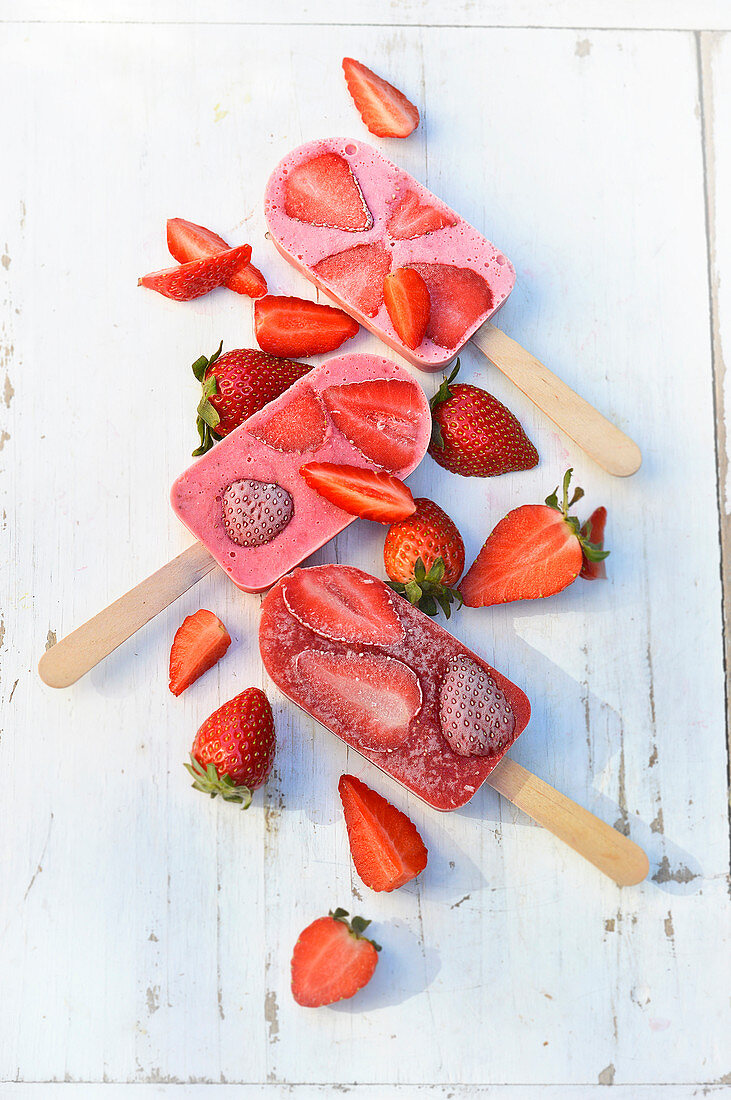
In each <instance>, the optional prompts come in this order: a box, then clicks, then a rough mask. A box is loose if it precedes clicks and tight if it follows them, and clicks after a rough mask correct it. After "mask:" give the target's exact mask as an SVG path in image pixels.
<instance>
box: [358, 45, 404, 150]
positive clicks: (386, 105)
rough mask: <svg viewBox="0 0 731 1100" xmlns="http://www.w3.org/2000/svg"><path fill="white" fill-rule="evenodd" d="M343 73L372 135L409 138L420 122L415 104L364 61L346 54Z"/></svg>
mask: <svg viewBox="0 0 731 1100" xmlns="http://www.w3.org/2000/svg"><path fill="white" fill-rule="evenodd" d="M343 72H344V74H345V81H346V83H347V85H348V91H349V92H350V94H351V96H352V97H353V102H354V103H355V105H356V107H357V108H358V111H359V112H360V117H361V118H362V119H363V122H364V123H365V125H366V126H367V127H368V129H369V130H370V132H371V133H372V134H376V135H377V136H378V137H408V136H409V134H410V133H412V132H413V131H414V130H415V129H416V127H417V126H418V125H419V112H418V110H417V109H416V107H415V106H414V104H413V103H412V102H411V101H410V100H408V99H407V98H406V96H405V95H404V94H403V92H400V91H399V90H398V88H395V87H394V86H393V84H389V82H388V81H387V80H384V79H383V77H382V76H378V75H377V74H376V73H374V72H373V70H372V69H369V68H368V67H367V66H366V65H364V64H363V63H362V62H360V61H356V60H355V58H353V57H344V58H343Z"/></svg>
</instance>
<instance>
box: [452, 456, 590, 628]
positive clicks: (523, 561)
mask: <svg viewBox="0 0 731 1100" xmlns="http://www.w3.org/2000/svg"><path fill="white" fill-rule="evenodd" d="M572 473H573V470H567V471H566V473H565V474H564V479H563V494H562V498H561V501H560V502H559V499H558V488H556V489H554V491H553V492H552V493H551V495H550V496H548V497H546V503H545V504H523V505H522V506H521V507H520V508H514V509H513V510H512V512H508V514H507V516H505V517H504V518H503V519H501V520H500V522H499V523H498V525H497V526H496V527H495V529H494V530H493V532H492V533H491V534H490V536H489V537H488V539H487V542H486V543H485V545H484V546H483V547H482V550H480V552H479V554H478V555H477V557H476V559H475V561H474V562H473V563H472V565H471V566H470V568H469V569H468V570H467V572H466V573H465V575H464V577H463V578H462V582H461V584H460V586H459V588H460V592H461V593H462V598H463V600H464V602H465V605H466V606H467V607H490V606H492V605H493V604H497V603H511V602H512V601H513V600H536V599H542V598H543V597H545V596H553V595H554V594H555V593H556V592H561V591H562V590H563V589H564V588H568V586H569V585H570V584H572V583H573V582H574V581H575V580H576V578H577V577H578V575H579V573H580V572H581V570H582V568H583V565H584V563H585V562H589V563H594V562H602V561H604V559H605V558H606V557H607V555H608V554H609V551H608V550H603V549H602V548H601V547H600V546H597V545H596V544H595V543H592V542H590V541H589V539H588V537H587V535H586V533H585V530H584V529H582V528H581V527H580V526H579V521H578V519H577V518H576V516H572V515H570V514H569V509H570V508H571V507H572V505H573V504H575V503H576V501H578V500H581V498H582V497H583V495H584V490H583V489H575V490H574V493H573V496H572V497H571V499H570V500H569V485H570V482H571V475H572ZM593 530H594V527H593V525H592V532H593Z"/></svg>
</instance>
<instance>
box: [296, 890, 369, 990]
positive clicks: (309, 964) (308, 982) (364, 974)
mask: <svg viewBox="0 0 731 1100" xmlns="http://www.w3.org/2000/svg"><path fill="white" fill-rule="evenodd" d="M370 923H371V922H370V921H369V920H364V919H363V917H353V919H352V920H351V921H349V920H348V913H347V911H346V910H345V909H336V910H335V911H334V912H332V911H331V912H330V915H329V916H327V917H319V918H318V920H315V921H313V922H312V924H308V925H307V928H305V929H304V931H302V932H301V933H300V936H299V939H298V940H297V943H296V944H295V945H294V951H293V952H292V996H293V997H294V999H295V1001H296V1002H297V1004H298V1005H304V1007H305V1008H319V1007H320V1005H331V1004H335V1002H336V1001H342V1000H345V998H346V997H353V996H354V995H355V994H356V993H357V992H358V990H359V989H362V988H363V986H364V985H367V984H368V982H369V981H370V980H371V978H372V977H373V972H374V971H375V969H376V963H377V962H378V952H379V951H380V950H381V948H380V947H379V946H378V944H377V943H374V942H373V940H369V939H368V938H367V936H364V935H363V933H364V932H365V930H366V928H367V927H368V925H369V924H370Z"/></svg>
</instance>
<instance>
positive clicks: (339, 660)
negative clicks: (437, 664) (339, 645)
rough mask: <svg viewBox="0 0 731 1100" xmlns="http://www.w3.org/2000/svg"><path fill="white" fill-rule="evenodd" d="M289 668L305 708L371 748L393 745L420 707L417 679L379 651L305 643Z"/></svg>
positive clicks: (404, 735)
mask: <svg viewBox="0 0 731 1100" xmlns="http://www.w3.org/2000/svg"><path fill="white" fill-rule="evenodd" d="M295 668H296V670H297V673H298V675H299V676H300V678H301V680H302V683H303V686H304V687H305V690H306V692H307V693H308V695H309V700H308V709H309V710H310V711H311V713H312V714H314V715H315V717H316V718H318V719H320V720H323V719H324V720H325V724H327V723H328V722H330V723H332V724H333V725H334V726H335V727H336V729H337V732H338V733H341V734H346V735H348V736H350V737H353V738H355V739H356V740H357V741H358V742H359V743H360V744H361V745H363V746H365V747H366V748H369V749H373V750H375V751H376V752H390V751H391V750H393V749H397V748H398V747H399V745H402V744H403V743H404V741H406V739H407V738H408V736H409V734H410V732H411V722H412V720H413V719H414V718H415V717H416V715H417V714H418V713H419V711H420V710H421V684H420V683H419V678H418V676H417V675H416V673H415V672H414V671H413V670H412V669H410V668H409V666H408V665H405V664H404V663H403V662H402V661H397V660H395V659H394V658H393V657H387V656H386V655H385V654H383V653H353V652H348V653H331V652H324V651H321V650H317V649H305V650H303V651H302V652H301V653H300V654H299V655H298V656H297V659H296V661H295Z"/></svg>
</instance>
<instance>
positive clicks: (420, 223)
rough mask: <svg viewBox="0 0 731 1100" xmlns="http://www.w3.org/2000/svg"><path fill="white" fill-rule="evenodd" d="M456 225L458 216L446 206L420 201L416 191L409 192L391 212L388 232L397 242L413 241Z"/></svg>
mask: <svg viewBox="0 0 731 1100" xmlns="http://www.w3.org/2000/svg"><path fill="white" fill-rule="evenodd" d="M456 224H457V217H456V215H455V214H454V213H453V212H452V211H451V210H449V209H447V207H446V206H445V207H443V208H441V207H439V206H435V205H433V204H432V203H429V202H426V201H425V200H423V199H420V198H419V196H418V195H417V193H416V191H407V192H406V194H405V195H404V196H403V197H402V198H400V199H399V200H398V202H397V203H396V204H395V206H393V208H392V210H391V216H390V218H389V221H388V232H389V234H390V236H391V237H393V239H394V240H396V241H411V240H413V239H414V238H415V237H423V236H424V234H425V233H434V232H436V230H438V229H445V228H446V227H447V226H452V225H456Z"/></svg>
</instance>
